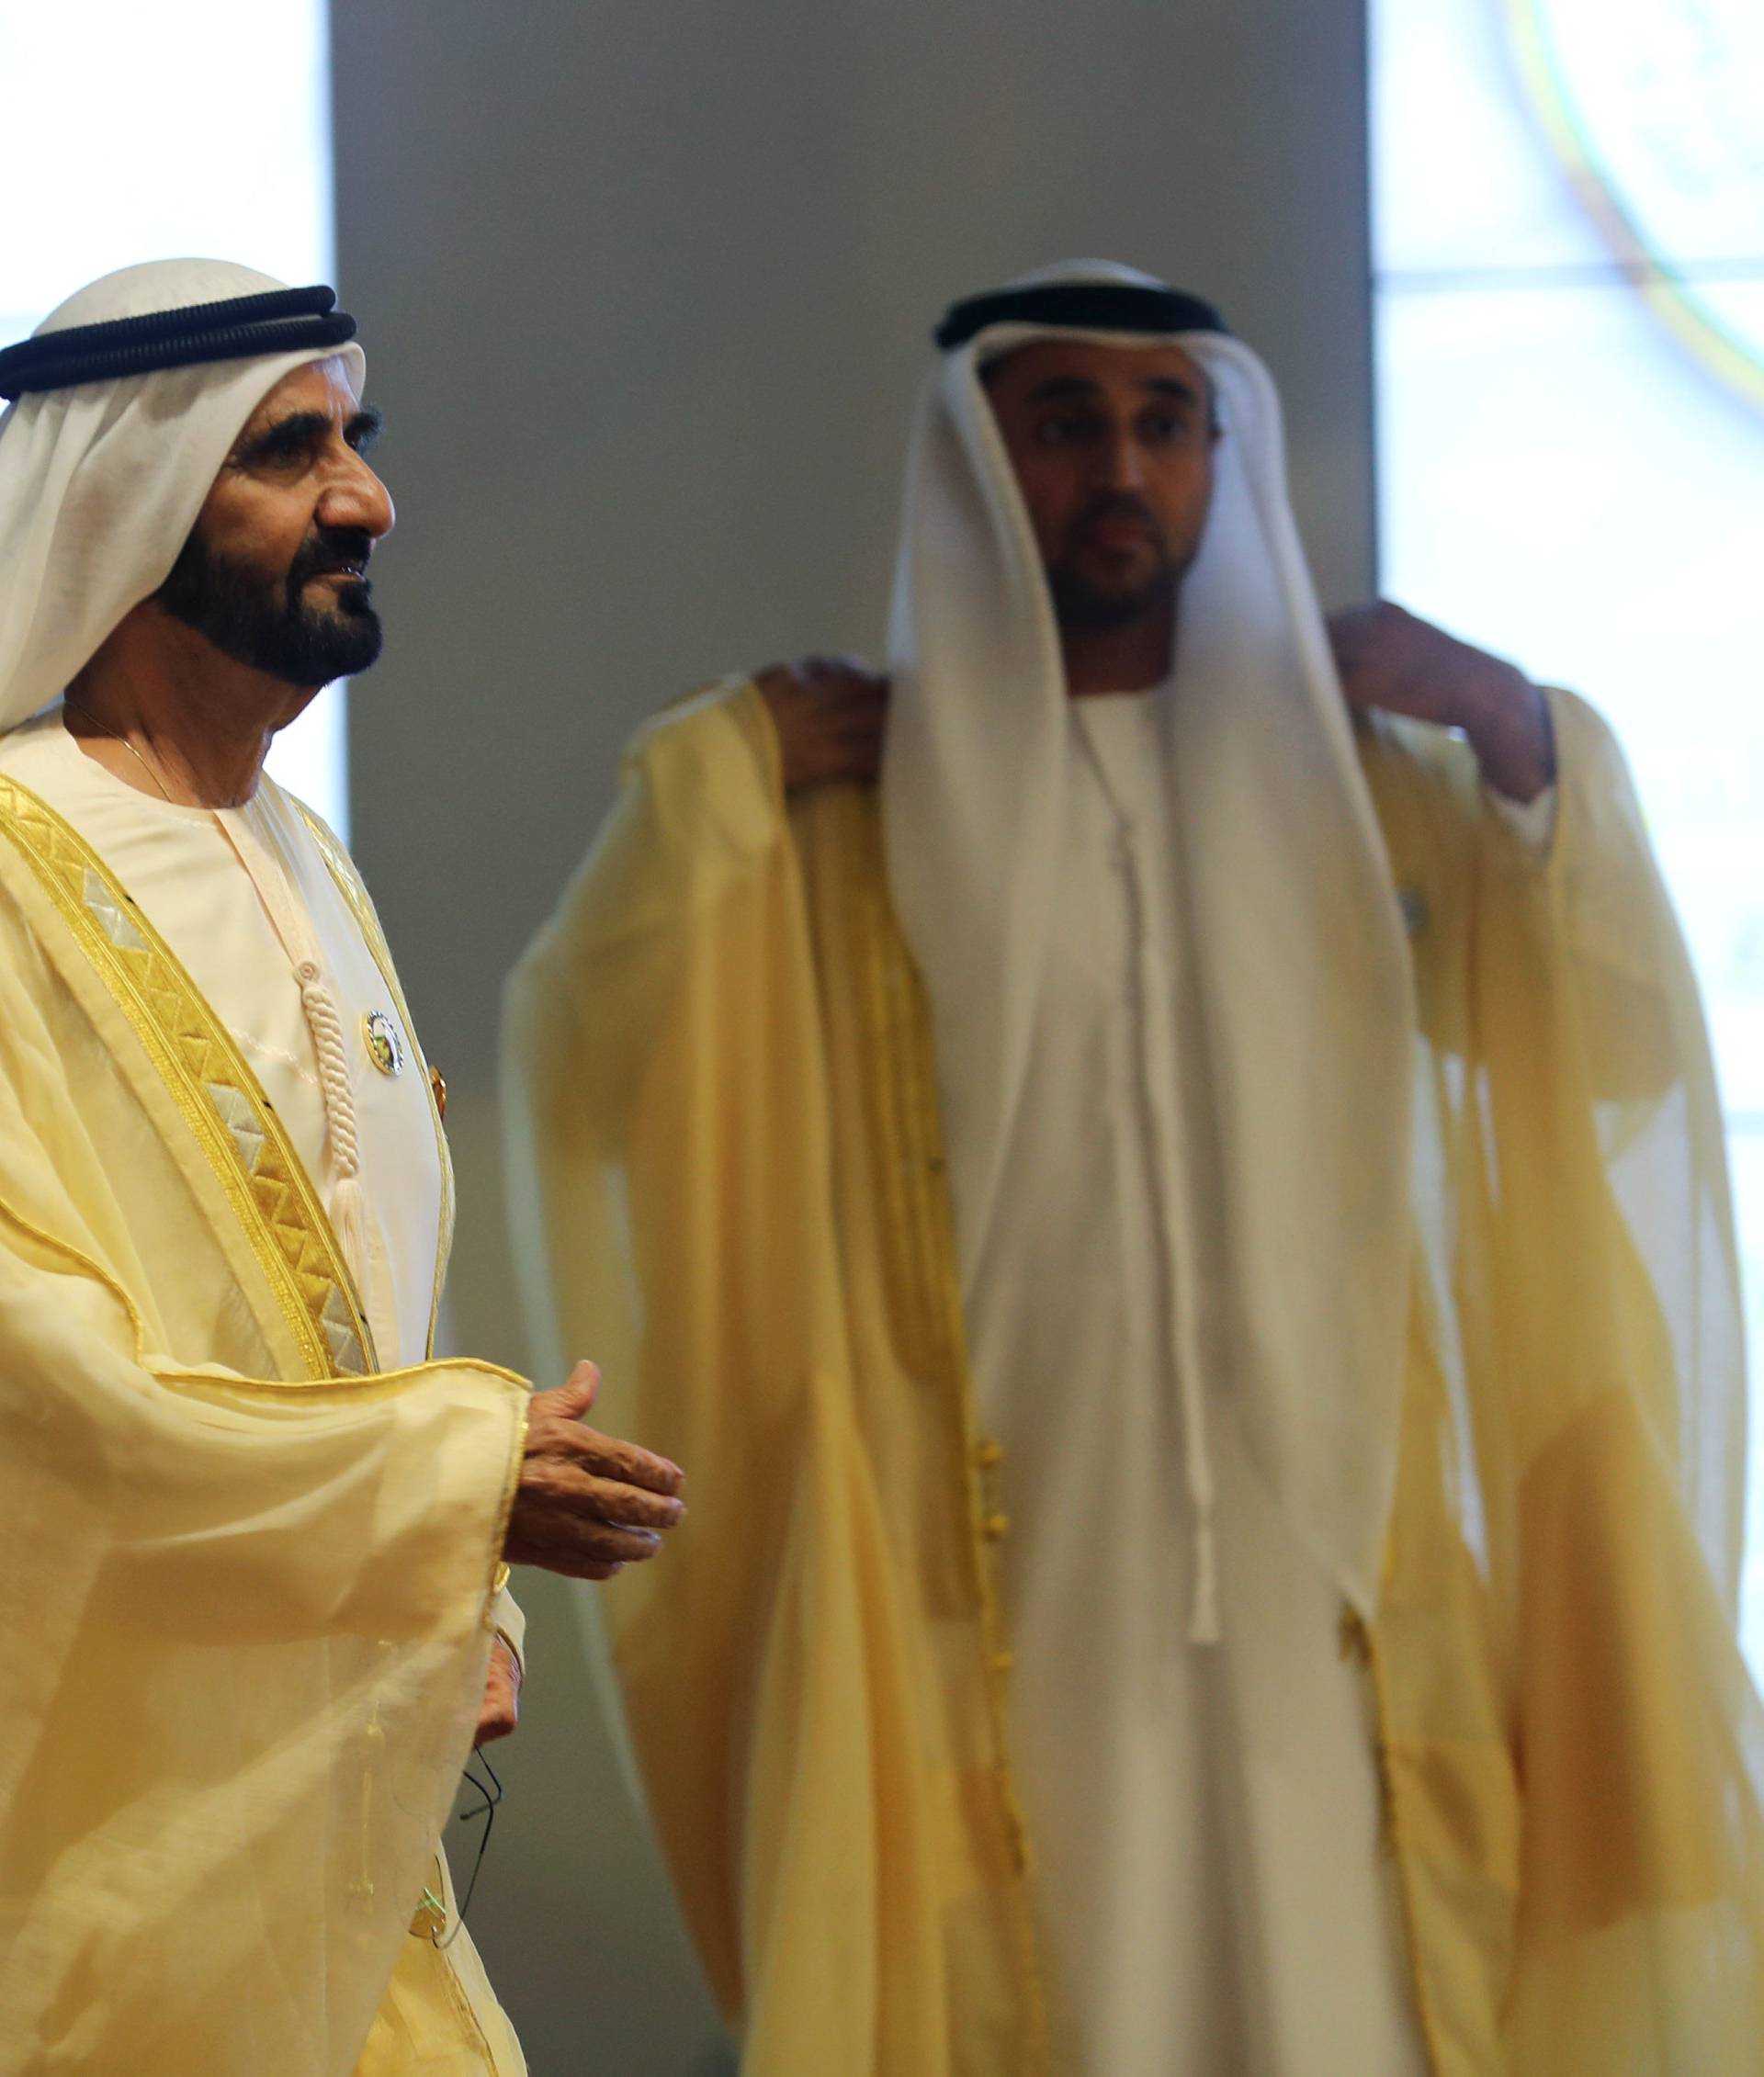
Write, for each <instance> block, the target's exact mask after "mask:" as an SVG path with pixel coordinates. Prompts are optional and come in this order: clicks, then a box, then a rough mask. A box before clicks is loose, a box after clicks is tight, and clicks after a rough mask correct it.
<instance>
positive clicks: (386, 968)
mask: <svg viewBox="0 0 1764 2077" xmlns="http://www.w3.org/2000/svg"><path fill="white" fill-rule="evenodd" d="M283 797H284V798H285V799H286V800H287V801H288V804H289V806H290V807H293V808H294V809H295V810H296V812H297V813H298V814H299V815H300V819H301V820H302V821H303V822H304V823H305V824H306V826H307V829H308V830H309V831H310V832H311V837H312V841H313V842H314V843H315V844H317V845H318V847H319V856H320V857H321V858H322V859H323V861H324V863H325V867H326V870H327V871H328V872H329V873H330V875H331V877H332V879H333V880H334V882H335V883H336V888H337V892H338V893H339V894H340V895H342V897H343V898H344V900H345V901H346V902H347V903H348V905H349V909H350V912H351V914H352V915H353V916H354V917H355V919H356V923H357V924H358V925H359V926H360V930H361V934H362V936H363V938H364V939H365V940H366V941H367V944H368V951H369V952H370V953H371V954H373V960H374V964H375V965H376V966H378V967H379V975H380V978H381V979H382V980H383V981H384V982H385V984H386V992H387V993H388V994H389V995H390V997H391V999H392V1001H393V1003H394V1004H395V1005H396V1007H397V1010H398V1014H399V1019H400V1022H401V1023H402V1024H403V1026H404V1037H405V1040H406V1043H407V1044H409V1046H410V1049H411V1055H412V1057H413V1059H414V1060H415V1062H416V1066H417V1072H418V1073H419V1075H420V1076H421V1077H422V1079H423V1082H424V1087H425V1088H426V1089H428V1092H429V1112H430V1114H431V1116H432V1117H433V1118H434V1120H435V1151H436V1153H437V1154H438V1155H439V1156H440V1158H441V1224H440V1229H439V1231H438V1233H437V1235H436V1238H435V1287H434V1295H433V1296H432V1297H431V1299H430V1301H429V1338H428V1343H427V1347H426V1349H425V1351H424V1352H425V1353H426V1354H427V1355H429V1356H433V1355H434V1354H435V1323H436V1322H437V1320H438V1319H439V1318H440V1316H441V1292H442V1289H443V1287H444V1286H445V1284H446V1282H447V1259H448V1258H449V1257H450V1256H451V1255H452V1253H453V1228H454V1218H455V1203H454V1180H453V1155H452V1152H451V1150H450V1149H449V1148H448V1146H447V1128H446V1126H445V1125H444V1124H443V1123H442V1107H443V1105H444V1104H445V1102H446V1101H447V1084H446V1083H445V1082H442V1083H441V1085H440V1088H439V1089H437V1088H436V1086H435V1085H436V1082H437V1080H438V1079H439V1078H438V1077H437V1076H436V1074H435V1069H434V1068H433V1067H430V1065H429V1062H428V1058H427V1055H425V1054H424V1051H423V1048H422V1046H421V1044H419V1043H418V1041H417V1036H416V1026H415V1024H414V1023H413V1022H412V1019H411V1006H410V1004H409V1003H408V1002H406V1001H405V999H404V989H403V988H402V986H401V983H400V981H399V978H398V969H397V967H396V966H394V965H392V952H391V947H390V945H389V944H388V943H386V933H385V931H383V930H382V929H381V928H380V922H379V910H378V909H375V907H374V904H373V900H372V898H371V897H370V896H369V895H368V888H367V886H366V884H365V883H364V881H363V880H362V877H361V875H360V874H359V873H358V872H357V871H356V862H355V860H354V859H353V858H351V857H350V855H349V853H348V852H346V851H345V849H344V848H343V846H342V844H340V843H339V842H338V841H337V837H336V832H335V831H334V830H332V829H331V828H330V826H329V825H328V824H327V823H325V822H323V821H322V820H321V819H320V818H319V817H318V816H316V815H314V814H313V812H312V810H311V808H310V807H308V806H307V805H306V803H305V802H304V801H303V800H299V799H297V798H296V797H295V796H294V795H292V794H287V795H285V796H283Z"/></svg>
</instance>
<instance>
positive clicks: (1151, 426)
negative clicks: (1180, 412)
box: [1139, 417, 1188, 447]
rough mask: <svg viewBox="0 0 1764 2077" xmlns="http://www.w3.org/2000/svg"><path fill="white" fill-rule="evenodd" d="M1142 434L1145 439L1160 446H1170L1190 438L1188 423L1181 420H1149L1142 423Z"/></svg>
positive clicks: (1162, 418)
mask: <svg viewBox="0 0 1764 2077" xmlns="http://www.w3.org/2000/svg"><path fill="white" fill-rule="evenodd" d="M1139 430H1140V434H1141V435H1142V437H1144V438H1145V439H1147V440H1148V441H1151V442H1153V443H1154V444H1155V445H1157V446H1165V447H1167V446H1170V445H1172V444H1173V443H1174V442H1176V441H1178V440H1183V439H1186V438H1187V436H1188V422H1187V420H1186V419H1181V418H1168V417H1159V418H1148V419H1146V420H1144V421H1142V423H1141V424H1140V428H1139Z"/></svg>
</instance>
